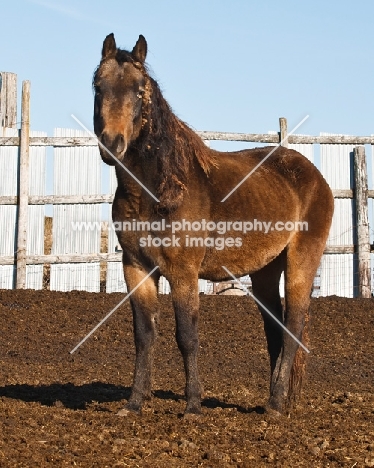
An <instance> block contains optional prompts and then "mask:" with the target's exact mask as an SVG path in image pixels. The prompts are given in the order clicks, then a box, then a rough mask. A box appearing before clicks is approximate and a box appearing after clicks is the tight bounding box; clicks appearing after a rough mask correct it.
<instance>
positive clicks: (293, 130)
mask: <svg viewBox="0 0 374 468" xmlns="http://www.w3.org/2000/svg"><path fill="white" fill-rule="evenodd" d="M307 118H309V115H306V116H305V117H304V118H303V120H302V121H301V122H300V123H298V124H297V125H296V127H294V128H293V129H292V130H291V131H290V133H288V134H287V135H286V137H285V138H283V140H282V141H280V142H279V143H278V144H277V146H274V148H273V149H272V150H271V151H270V153H269V154H268V155H266V156H265V157H264V159H263V160H262V161H260V162H259V163H258V164H257V166H256V167H254V168H253V169H252V170H251V172H250V173H249V174H247V175H246V176H245V177H244V178H243V179H242V180H241V181H240V182H239V183H238V184H237V185H236V186H235V187H234V188H233V189H232V190H231V192H230V193H228V194H227V195H226V196H225V197H224V198H222V200H221V203H223V202H225V201H226V200H227V199H228V198H229V196H230V195H232V194H233V193H234V192H235V190H237V189H238V188H239V187H240V186H241V185H242V184H243V183H244V182H245V181H246V180H247V179H248V177H249V176H251V175H252V174H253V173H254V172H255V171H256V170H257V169H258V168H259V167H260V166H261V165H262V164H263V163H264V162H265V161H266V160H267V159H268V158H269V157H270V156H271V155H272V154H273V153H274V151H275V150H276V149H277V148H278V147H279V146H281V145H282V144H283V143H284V142H285V141H286V140H287V138H288V137H289V136H290V135H292V134H293V133H294V132H295V131H296V130H297V129H298V128H299V127H300V125H302V124H303V123H304V122H305V121H306V119H307Z"/></svg>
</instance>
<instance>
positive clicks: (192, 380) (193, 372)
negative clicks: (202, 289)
mask: <svg viewBox="0 0 374 468" xmlns="http://www.w3.org/2000/svg"><path fill="white" fill-rule="evenodd" d="M170 284H171V293H172V299H173V306H174V312H175V319H176V339H177V343H178V347H179V350H180V351H181V353H182V356H183V363H184V369H185V373H186V390H185V393H186V397H187V406H186V410H185V414H189V413H192V414H199V413H200V412H201V384H200V380H199V375H198V368H197V354H198V349H199V337H198V314H199V292H198V281H197V278H193V279H191V278H187V277H184V278H183V280H180V281H178V280H176V279H173V280H171V281H170Z"/></svg>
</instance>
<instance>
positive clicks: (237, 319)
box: [0, 290, 374, 468]
mask: <svg viewBox="0 0 374 468" xmlns="http://www.w3.org/2000/svg"><path fill="white" fill-rule="evenodd" d="M122 298H123V295H121V294H111V295H108V294H104V293H100V294H90V293H85V292H72V293H59V292H50V291H30V290H27V291H0V321H1V327H0V330H1V339H0V359H1V369H2V371H1V376H0V379H1V381H0V411H1V418H0V433H1V437H0V466H1V467H34V466H35V467H45V466H61V467H65V466H81V467H100V468H103V467H124V466H131V467H152V468H154V467H156V468H163V467H165V468H166V467H167V468H169V467H178V468H180V467H197V466H203V467H263V466H264V467H265V466H274V467H296V466H297V467H299V466H303V467H308V468H310V467H313V468H314V467H349V468H353V467H356V468H360V467H370V466H374V398H373V361H374V340H373V326H374V312H373V309H374V308H373V300H371V299H366V300H355V299H341V298H328V299H314V300H313V302H312V312H313V318H312V327H311V343H312V349H311V351H312V352H311V356H310V359H309V363H308V377H307V379H306V382H305V385H304V393H303V397H302V399H301V401H300V403H299V406H298V407H297V409H296V410H295V412H294V413H293V414H292V416H291V418H286V417H281V418H279V419H274V417H272V416H270V415H267V414H266V413H264V412H263V405H264V404H265V402H266V399H267V395H268V379H269V369H268V359H267V352H266V349H265V341H264V334H263V330H262V323H261V318H260V315H259V313H258V312H257V309H256V307H255V305H254V304H253V302H252V301H251V300H249V299H248V298H246V297H227V296H226V297H215V296H209V297H204V296H202V297H201V320H200V337H201V343H200V344H201V353H200V358H199V362H200V372H201V377H202V380H203V383H204V388H205V396H204V400H203V415H202V416H201V417H200V418H198V419H197V420H185V419H183V417H182V413H183V409H184V404H185V402H184V399H183V386H184V376H183V366H182V362H181V358H180V355H179V352H178V349H177V346H176V344H175V341H174V339H173V335H174V320H173V313H172V309H171V306H170V298H169V297H167V296H165V297H162V298H161V301H162V309H163V312H162V314H161V317H160V324H159V330H160V332H159V337H158V340H157V348H156V355H155V369H156V372H155V377H154V396H153V399H152V400H151V402H150V403H149V404H148V405H147V407H146V408H145V409H144V411H143V414H142V416H135V415H129V416H128V417H125V418H120V417H118V416H116V412H117V411H118V410H119V409H121V408H122V407H123V405H124V403H125V402H126V399H127V398H128V396H129V392H130V386H131V382H132V371H133V361H134V346H133V340H132V324H131V314H130V310H129V305H128V304H127V303H126V304H125V305H124V306H123V307H121V308H120V309H119V310H117V311H116V312H115V314H114V315H113V316H112V317H111V318H110V319H109V320H108V321H107V322H106V323H105V324H104V325H103V326H102V327H101V328H100V329H99V330H98V331H97V333H96V334H95V335H94V336H92V337H91V338H90V339H89V340H88V341H86V342H85V343H84V344H83V345H82V347H81V348H80V349H79V350H78V351H77V352H76V353H75V354H73V355H70V354H69V351H70V350H71V349H72V348H73V347H74V346H75V345H76V344H77V343H78V342H79V341H80V340H81V339H82V338H83V337H84V336H85V335H86V333H88V332H89V331H90V330H91V329H92V328H93V326H94V325H96V324H97V323H98V322H99V321H100V320H101V319H102V318H103V317H104V316H105V315H106V314H107V312H108V311H110V310H111V309H112V307H114V306H115V305H116V304H117V303H118V302H119V301H120V300H121V299H122Z"/></svg>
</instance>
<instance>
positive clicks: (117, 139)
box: [99, 132, 127, 164]
mask: <svg viewBox="0 0 374 468" xmlns="http://www.w3.org/2000/svg"><path fill="white" fill-rule="evenodd" d="M99 141H100V143H101V144H100V154H101V157H102V158H103V160H104V161H105V162H107V163H108V164H115V162H116V160H118V161H121V160H122V159H123V156H124V154H125V153H126V149H127V143H126V140H125V137H124V136H123V135H122V134H117V135H115V136H112V135H109V134H108V133H106V132H103V133H102V134H101V135H100V137H99Z"/></svg>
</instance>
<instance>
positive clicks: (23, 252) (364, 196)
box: [0, 73, 374, 297]
mask: <svg viewBox="0 0 374 468" xmlns="http://www.w3.org/2000/svg"><path fill="white" fill-rule="evenodd" d="M7 75H13V74H6V73H1V74H0V78H1V79H0V122H1V125H2V127H0V132H1V133H0V135H4V136H0V151H1V148H2V147H18V148H19V167H18V170H19V176H18V193H17V195H1V192H0V206H6V205H17V207H18V210H17V219H16V225H17V227H18V230H17V239H16V241H15V244H16V249H15V253H14V255H0V266H2V265H16V287H17V288H25V287H26V267H27V265H46V264H48V265H53V264H56V265H57V264H68V263H74V264H79V263H87V264H88V263H97V262H107V263H111V262H116V263H118V262H120V261H121V253H119V252H108V253H83V254H74V253H71V254H58V255H53V254H52V255H45V254H44V255H43V254H27V231H28V229H27V226H28V207H30V206H37V205H56V206H57V205H95V204H103V203H109V204H110V203H112V201H113V193H110V194H82V195H69V194H67V195H61V194H58V195H33V194H30V191H29V153H30V149H31V148H32V147H43V146H52V147H54V148H55V149H57V148H88V147H95V148H97V141H96V139H95V138H92V137H66V136H60V137H58V136H54V137H43V136H30V119H29V113H30V110H29V102H30V83H29V82H28V81H26V82H24V83H23V87H22V112H21V113H22V117H21V127H20V130H18V131H17V133H18V136H9V135H8V134H7V132H6V131H5V128H7V127H12V128H14V123H15V122H16V114H15V110H14V109H15V107H14V100H15V99H16V92H15V91H14V89H13V88H14V77H12V76H10V77H9V76H7ZM9 83H10V85H9ZM5 84H8V85H9V86H11V87H12V89H11V90H9V86H8V87H5ZM5 88H7V89H5ZM279 125H280V128H279V132H278V133H269V134H251V133H248V134H244V133H227V132H207V131H203V132H198V133H199V135H200V136H201V138H203V139H204V140H224V141H239V142H248V143H265V144H271V145H277V144H283V145H284V146H289V145H316V144H319V145H354V146H355V147H354V148H353V161H354V164H353V167H352V170H353V179H354V186H353V187H351V188H333V193H334V197H335V198H336V199H337V200H351V201H352V203H353V205H354V209H355V214H354V218H355V220H356V222H355V223H353V226H352V229H353V230H354V234H353V236H352V239H354V241H353V242H352V244H350V245H347V244H346V243H344V245H330V244H328V245H327V247H326V250H325V254H331V255H336V254H344V255H347V254H349V255H351V256H353V257H352V260H353V259H354V256H355V255H356V256H357V262H358V267H357V274H358V284H357V291H356V293H355V295H356V296H362V297H370V296H371V266H370V262H371V258H370V254H371V251H372V248H371V245H370V236H369V221H368V219H369V217H368V199H370V198H371V199H373V198H374V190H368V175H367V168H366V155H365V148H364V146H362V145H372V148H373V147H374V146H373V145H374V136H368V137H365V136H359V137H356V136H347V135H320V136H305V135H293V134H291V135H287V121H286V119H284V118H281V119H280V122H279ZM0 222H1V219H0ZM0 228H1V229H3V228H4V226H2V227H1V226H0Z"/></svg>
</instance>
